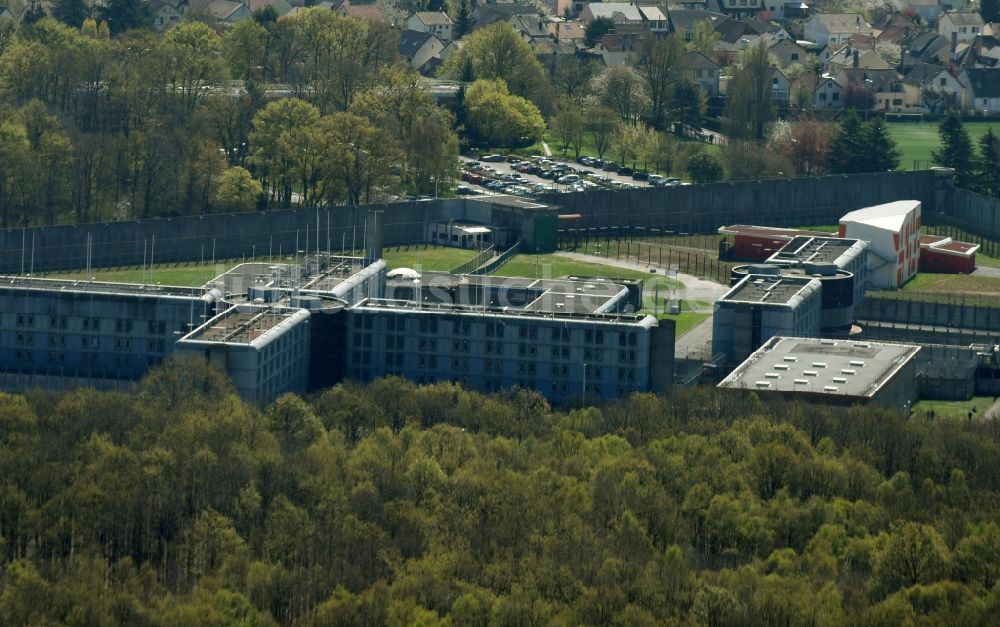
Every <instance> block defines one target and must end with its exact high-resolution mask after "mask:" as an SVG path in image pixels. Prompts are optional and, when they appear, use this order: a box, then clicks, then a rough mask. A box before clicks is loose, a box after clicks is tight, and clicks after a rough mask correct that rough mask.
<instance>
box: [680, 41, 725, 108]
mask: <svg viewBox="0 0 1000 627" xmlns="http://www.w3.org/2000/svg"><path fill="white" fill-rule="evenodd" d="M687 66H688V67H689V68H691V75H692V78H693V79H694V81H695V82H696V83H698V85H700V86H701V89H702V91H704V92H705V95H706V96H708V97H709V98H712V97H714V96H718V95H719V69H720V66H719V64H718V63H716V62H715V61H713V60H711V59H709V58H708V57H706V56H705V55H703V54H702V53H700V52H688V53H687Z"/></svg>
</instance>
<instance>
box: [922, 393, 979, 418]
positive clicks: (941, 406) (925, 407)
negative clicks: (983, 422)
mask: <svg viewBox="0 0 1000 627" xmlns="http://www.w3.org/2000/svg"><path fill="white" fill-rule="evenodd" d="M992 406H993V397H992V396H973V397H972V398H971V399H969V400H967V401H919V402H917V403H916V404H915V405H914V406H913V414H914V416H917V417H919V418H931V417H933V418H965V419H968V417H969V412H970V411H972V410H973V408H975V410H976V411H974V412H973V413H972V415H973V417H974V418H978V419H982V418H983V416H984V415H985V414H986V410H988V409H989V408H990V407H992Z"/></svg>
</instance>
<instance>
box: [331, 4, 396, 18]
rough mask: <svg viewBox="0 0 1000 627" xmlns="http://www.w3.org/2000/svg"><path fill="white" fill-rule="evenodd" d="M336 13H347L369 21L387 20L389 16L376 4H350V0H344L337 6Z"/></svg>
mask: <svg viewBox="0 0 1000 627" xmlns="http://www.w3.org/2000/svg"><path fill="white" fill-rule="evenodd" d="M337 13H340V14H341V15H349V16H351V17H356V18H358V19H362V20H368V21H370V22H388V21H389V17H388V16H387V15H386V14H385V11H383V10H382V7H380V6H379V5H378V4H351V0H344V1H343V2H341V3H340V6H339V7H337Z"/></svg>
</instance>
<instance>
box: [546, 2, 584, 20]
mask: <svg viewBox="0 0 1000 627" xmlns="http://www.w3.org/2000/svg"><path fill="white" fill-rule="evenodd" d="M542 5H544V7H545V8H546V9H548V13H549V15H551V16H553V17H562V18H569V17H571V16H573V15H575V14H576V13H575V12H574V11H573V0H542Z"/></svg>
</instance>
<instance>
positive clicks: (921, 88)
mask: <svg viewBox="0 0 1000 627" xmlns="http://www.w3.org/2000/svg"><path fill="white" fill-rule="evenodd" d="M903 89H905V90H906V92H907V95H908V99H909V100H911V101H913V102H916V103H917V105H916V106H918V107H920V108H922V109H926V110H927V111H930V112H931V113H942V112H943V111H944V110H945V109H949V108H951V107H960V106H961V105H962V98H963V96H964V94H965V90H966V87H965V85H964V84H962V82H961V81H959V79H958V78H957V77H955V76H953V75H952V74H951V73H950V72H949V71H948V70H947V69H946V68H944V67H943V66H940V65H934V64H932V63H917V64H915V65H914V66H913V67H912V68H908V70H907V72H906V74H904V75H903Z"/></svg>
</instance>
